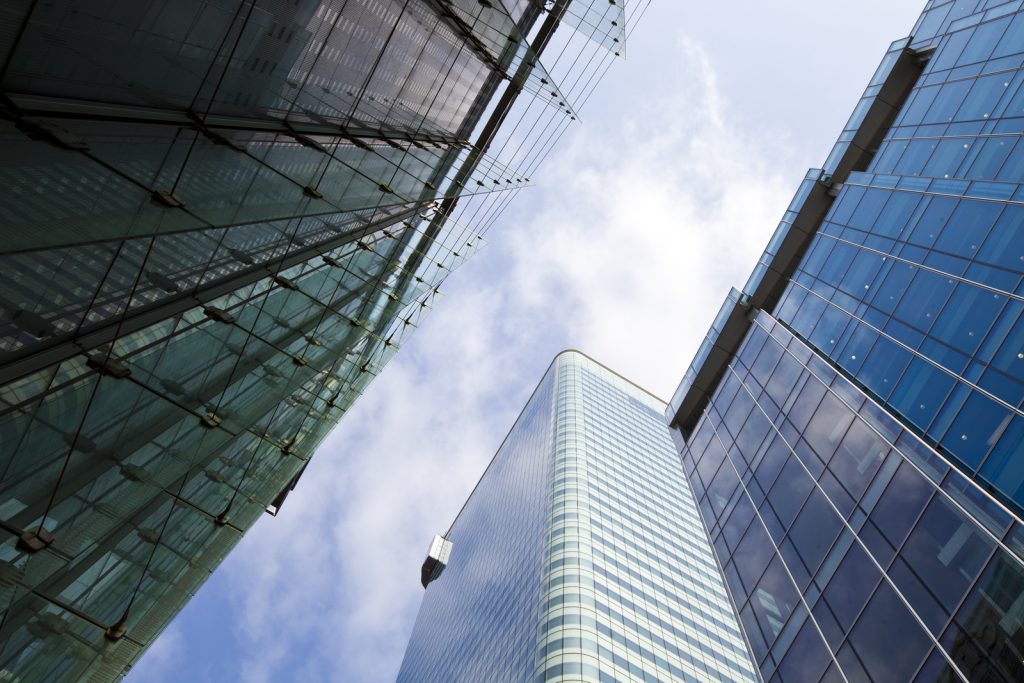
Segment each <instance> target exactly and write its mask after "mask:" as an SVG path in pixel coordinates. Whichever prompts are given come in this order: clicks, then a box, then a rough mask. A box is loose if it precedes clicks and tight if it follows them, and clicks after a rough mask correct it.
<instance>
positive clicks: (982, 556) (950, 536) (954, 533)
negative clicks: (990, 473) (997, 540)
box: [900, 496, 993, 611]
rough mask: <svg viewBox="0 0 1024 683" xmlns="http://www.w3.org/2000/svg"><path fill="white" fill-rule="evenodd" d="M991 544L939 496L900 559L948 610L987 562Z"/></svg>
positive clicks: (915, 528)
mask: <svg viewBox="0 0 1024 683" xmlns="http://www.w3.org/2000/svg"><path fill="white" fill-rule="evenodd" d="M992 545H993V544H992V541H990V540H989V539H988V538H986V537H985V536H983V535H982V534H981V533H980V532H979V531H978V529H977V527H975V526H974V524H972V523H970V522H968V521H967V520H966V519H965V518H964V517H963V515H962V514H961V513H960V512H959V511H958V510H955V509H954V508H952V507H951V506H950V504H949V503H947V502H946V501H945V499H944V498H942V497H941V496H939V497H936V498H934V499H932V502H931V504H929V506H928V509H927V510H925V513H924V515H922V516H921V519H920V520H919V521H918V523H917V525H915V527H914V530H913V531H912V532H911V534H910V536H909V537H908V538H907V542H906V545H904V547H903V549H902V551H900V556H901V557H902V558H903V559H904V560H905V561H906V562H907V564H908V565H909V566H910V568H911V569H912V570H913V571H914V572H915V573H916V574H917V575H918V576H919V577H920V579H921V583H923V584H924V585H925V586H927V587H928V589H929V590H930V591H931V592H932V593H933V594H934V595H935V597H936V599H938V601H939V602H940V603H941V604H942V606H943V607H944V608H945V609H946V610H947V611H951V610H952V609H953V608H954V607H955V606H956V605H957V603H959V602H960V599H961V598H962V597H963V595H964V593H965V592H966V591H967V588H968V587H969V586H970V585H971V583H972V582H973V581H974V578H975V577H976V576H977V575H978V573H979V572H980V571H981V568H982V567H983V566H984V564H985V562H986V560H988V557H989V554H990V553H991V551H992Z"/></svg>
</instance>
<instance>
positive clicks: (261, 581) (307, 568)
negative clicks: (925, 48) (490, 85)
mask: <svg viewBox="0 0 1024 683" xmlns="http://www.w3.org/2000/svg"><path fill="white" fill-rule="evenodd" d="M922 6H923V0H781V1H780V2H765V1H764V0H731V1H730V2H728V3H725V2H696V1H694V2H687V1H685V0H653V3H652V6H651V8H650V10H649V11H648V12H647V14H646V16H645V17H644V19H643V22H642V23H641V24H640V25H639V26H638V27H637V28H636V30H635V31H634V32H633V34H632V35H631V37H630V42H629V46H628V53H629V54H628V59H627V60H625V61H620V63H618V64H616V65H615V66H614V67H613V68H612V69H611V71H610V72H609V73H608V76H607V77H606V78H605V80H604V82H603V83H602V84H601V86H600V87H599V89H598V91H597V93H596V94H595V95H594V97H593V98H592V99H591V100H590V101H589V102H588V103H587V106H586V108H585V109H584V110H583V112H582V114H583V116H582V118H583V120H584V123H583V125H580V126H577V127H576V128H574V129H571V131H570V132H569V133H568V134H567V135H566V136H565V137H564V138H563V139H562V141H561V143H560V144H559V147H558V149H557V150H556V151H555V152H554V153H553V154H552V155H551V156H550V157H549V159H548V161H547V163H546V164H545V166H543V167H542V169H541V171H540V172H538V173H535V174H534V175H533V177H532V180H533V182H534V184H535V187H534V188H532V189H530V190H528V191H524V192H523V193H521V194H520V195H519V197H518V198H517V200H516V202H515V203H514V204H513V205H512V206H511V207H510V208H509V210H507V211H506V212H505V214H504V216H503V217H502V219H501V220H500V221H499V223H498V224H496V225H495V226H494V228H493V229H492V230H491V231H490V232H489V233H488V240H489V244H488V245H487V247H486V248H484V250H483V251H481V252H480V253H479V254H478V255H477V256H475V257H474V259H473V260H471V261H470V262H468V263H467V264H466V265H465V266H463V268H462V269H461V270H459V271H458V272H456V273H455V274H454V275H453V276H451V277H450V278H449V279H448V282H447V284H446V285H445V287H444V288H443V290H446V294H445V297H444V298H443V299H442V300H441V302H440V303H439V305H438V307H437V309H436V310H435V311H434V312H433V314H432V315H431V317H429V318H428V319H427V320H426V322H425V324H424V325H423V326H422V327H421V328H420V330H419V331H418V332H417V333H416V335H414V336H413V337H412V339H411V341H410V342H408V343H407V344H406V346H405V347H404V348H403V349H402V350H401V352H400V353H399V354H398V356H397V357H396V358H395V360H394V361H392V363H391V364H390V365H389V366H388V368H387V369H386V370H385V371H384V372H383V374H382V375H381V376H380V377H379V378H378V379H377V380H376V382H375V383H374V384H372V385H371V386H370V388H369V389H368V391H367V392H366V394H365V395H364V396H363V397H362V399H361V400H360V402H358V403H357V404H356V406H355V407H354V408H353V409H352V410H351V411H350V412H349V414H348V415H347V416H346V418H345V419H344V420H343V421H342V423H341V425H340V426H339V427H338V429H336V430H335V431H334V433H333V434H331V436H330V437H328V439H327V440H326V441H325V442H324V444H323V445H322V446H321V448H320V450H319V452H318V454H317V456H316V457H315V458H314V460H313V461H312V463H311V465H310V466H309V468H308V470H307V472H306V473H305V475H304V476H303V478H302V480H301V482H300V484H299V486H298V488H297V489H296V491H295V492H294V493H293V494H292V496H291V497H290V498H289V499H288V503H287V505H285V506H284V509H283V510H282V512H281V514H280V515H279V516H278V517H276V518H271V517H265V518H264V519H262V520H261V521H260V522H258V523H257V524H256V526H255V527H254V528H253V529H252V531H251V532H250V533H249V534H248V535H247V536H246V537H245V539H244V540H243V541H242V542H241V543H240V544H239V546H238V547H237V548H236V550H235V551H234V552H233V554H232V555H231V556H230V557H229V558H228V559H227V560H226V561H225V562H224V564H223V565H222V566H221V568H220V569H219V570H218V571H217V572H216V573H215V574H214V576H213V577H212V578H211V579H210V580H209V581H208V582H207V583H206V585H205V586H204V587H203V588H202V589H201V590H200V592H199V593H198V595H197V596H196V597H195V598H194V599H193V600H192V602H191V603H190V604H189V605H188V607H186V609H185V610H184V611H183V612H182V613H181V614H180V615H179V617H178V618H177V619H176V620H175V621H174V623H173V624H172V625H171V626H170V627H169V628H168V629H167V631H166V632H165V633H164V634H163V635H162V636H161V638H160V639H159V640H158V641H157V643H156V644H155V645H154V646H153V647H152V648H151V649H150V651H149V653H147V654H146V656H145V657H144V658H143V659H142V660H141V662H140V663H139V665H138V666H137V667H136V668H135V669H134V670H133V672H132V674H131V675H130V676H129V677H128V681H129V683H152V682H156V683H159V682H161V681H168V682H175V683H177V682H180V681H190V682H196V683H203V682H206V681H209V682H216V683H223V682H225V681H252V682H254V683H263V682H265V681H275V682H282V681H303V682H306V681H339V682H341V681H345V682H349V681H358V682H364V681H365V682H368V683H374V682H377V681H393V680H394V678H395V674H396V673H397V671H398V666H399V664H400V663H401V658H402V653H403V651H404V649H405V645H406V642H407V640H408V637H409V633H410V631H411V630H412V625H413V621H414V620H415V617H416V611H417V609H418V607H419V603H420V600H421V598H422V594H423V590H422V588H420V585H419V566H420V563H421V562H422V560H423V555H424V552H425V551H426V548H427V545H428V543H429V541H430V539H431V537H432V535H433V534H434V533H436V532H443V531H444V530H445V529H447V528H448V526H449V524H450V523H451V521H452V519H453V518H454V515H455V514H456V513H457V511H458V510H459V508H460V507H461V505H462V503H463V502H464V500H465V498H466V496H467V495H468V494H469V492H470V490H471V489H472V487H473V484H474V483H475V482H476V480H477V478H478V477H479V476H480V474H481V473H482V471H483V469H484V467H485V466H486V464H487V462H488V461H489V460H490V458H491V456H492V455H493V453H494V451H495V450H496V448H497V446H498V445H499V444H500V443H501V440H502V438H503V437H504V435H505V433H506V432H507V431H508V429H509V427H510V426H511V425H512V422H513V421H514V419H515V416H516V415H517V414H518V412H519V410H520V409H521V408H522V406H523V404H524V403H525V401H526V399H527V397H528V396H529V394H530V392H531V391H532V389H533V387H534V385H535V384H536V383H537V381H538V380H539V379H540V377H541V375H542V373H543V371H544V369H545V368H546V367H547V366H548V364H549V363H550V361H551V358H552V357H553V356H554V355H555V354H556V353H557V352H558V351H560V350H561V349H564V348H568V347H572V348H577V349H580V350H582V351H584V352H586V353H588V354H590V355H592V356H594V357H595V358H597V359H598V360H600V361H602V362H603V363H605V364H607V365H609V366H610V367H612V368H613V369H615V370H617V371H618V372H620V373H622V374H624V375H626V376H627V377H630V378H631V379H633V380H634V381H636V382H637V383H639V384H640V385H642V386H644V387H646V388H648V389H649V390H650V391H652V392H654V393H655V394H657V395H660V396H662V397H664V398H667V397H668V396H670V395H671V393H672V391H673V390H674V389H675V387H676V384H677V383H678V381H679V379H680V377H681V376H682V374H683V372H684V371H685V369H686V367H687V366H688V365H689V362H690V359H691V358H692V356H693V353H694V352H695V351H696V349H697V346H698V345H699V344H700V340H701V338H702V337H703V335H704V333H705V332H706V331H707V328H708V326H709V324H710V322H711V319H712V318H713V317H714V314H715V312H716V311H717V309H718V307H719V305H720V304H721V302H722V300H723V298H724V296H725V294H726V292H727V291H728V289H729V287H730V286H732V285H737V286H739V285H742V283H743V282H744V281H745V280H746V277H747V275H748V274H749V272H750V270H751V268H752V267H753V264H754V262H755V261H756V259H757V256H758V255H759V254H760V252H761V250H762V249H763V247H764V245H765V243H766V242H767V240H768V238H769V237H770V236H771V233H772V230H773V229H774V227H775V225H776V223H777V222H778V220H779V219H780V218H781V216H782V213H783V211H784V210H785V207H786V205H787V204H788V202H789V200H790V198H791V196H792V193H793V191H794V190H795V189H796V186H797V184H798V182H799V180H800V179H801V178H802V176H803V174H804V172H805V171H806V169H807V168H808V167H811V166H817V165H820V163H821V162H822V161H823V160H824V158H825V156H826V155H827V153H828V151H829V149H830V148H831V146H832V142H833V141H834V139H835V137H836V135H837V134H838V133H839V131H840V130H841V129H842V125H843V123H845V121H846V118H847V116H848V114H849V112H850V111H851V109H852V108H853V105H854V104H855V102H856V100H857V99H858V97H859V96H860V93H861V91H862V90H863V87H864V85H865V84H866V83H867V81H868V79H869V77H870V75H871V73H872V72H873V71H874V68H875V66H876V65H877V63H878V61H879V59H880V58H881V56H882V54H883V53H884V51H885V49H886V47H887V46H888V45H889V43H890V42H891V41H893V40H895V39H897V38H900V37H903V36H904V35H906V33H907V32H908V31H909V30H910V28H911V27H912V25H913V22H914V20H915V18H916V16H917V14H918V13H919V11H920V9H921V7H922Z"/></svg>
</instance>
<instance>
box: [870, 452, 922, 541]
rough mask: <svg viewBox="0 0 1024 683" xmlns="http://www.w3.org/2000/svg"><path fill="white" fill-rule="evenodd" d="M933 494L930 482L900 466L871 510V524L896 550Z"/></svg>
mask: <svg viewBox="0 0 1024 683" xmlns="http://www.w3.org/2000/svg"><path fill="white" fill-rule="evenodd" d="M933 491H934V489H933V488H932V485H931V484H930V482H928V481H927V480H926V479H923V478H922V477H921V475H920V474H918V472H917V471H916V470H915V469H914V468H913V467H912V466H911V465H909V464H907V463H902V464H900V467H899V469H897V470H896V473H895V474H894V475H893V478H892V481H891V482H889V486H888V487H887V488H886V489H885V492H884V493H883V494H882V496H881V497H880V498H879V499H878V502H877V503H875V506H874V509H873V510H871V521H872V522H874V523H875V526H877V527H878V529H879V530H880V531H881V532H882V534H883V535H884V536H885V537H886V538H887V539H888V540H889V542H890V543H891V544H892V545H893V546H895V547H897V548H898V547H899V546H900V544H901V543H902V542H903V538H904V537H905V536H906V535H907V532H908V531H910V527H911V525H912V524H913V523H914V521H915V520H916V519H917V517H918V515H920V514H921V511H922V510H924V507H925V504H926V503H927V502H928V500H929V499H930V498H931V495H932V492H933Z"/></svg>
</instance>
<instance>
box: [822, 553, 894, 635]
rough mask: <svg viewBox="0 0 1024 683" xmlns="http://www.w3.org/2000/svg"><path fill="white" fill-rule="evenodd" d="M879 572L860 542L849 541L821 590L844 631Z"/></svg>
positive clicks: (874, 582) (852, 619) (861, 605)
mask: <svg viewBox="0 0 1024 683" xmlns="http://www.w3.org/2000/svg"><path fill="white" fill-rule="evenodd" d="M881 576H882V575H881V574H880V573H879V571H878V568H877V567H876V566H875V565H874V563H872V562H871V560H870V558H868V555H867V553H865V552H864V550H863V549H862V548H861V547H860V545H859V544H857V543H854V544H853V545H851V546H850V549H849V550H848V551H847V552H846V557H844V558H843V561H842V562H840V563H839V568H838V569H836V573H835V574H834V575H833V576H832V579H831V580H830V581H829V582H828V585H827V586H826V587H825V591H824V596H825V602H827V603H828V606H829V608H830V609H831V610H832V614H833V615H834V616H835V618H836V621H837V622H838V623H839V626H840V627H841V628H842V629H843V631H844V632H846V631H849V630H850V626H852V625H853V621H854V619H856V618H857V615H858V614H859V613H860V610H861V608H862V607H864V604H865V602H867V598H868V596H869V595H871V592H872V591H873V590H874V589H875V586H877V585H878V580H879V579H880V578H881Z"/></svg>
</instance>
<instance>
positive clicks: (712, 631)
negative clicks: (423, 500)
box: [398, 351, 757, 683]
mask: <svg viewBox="0 0 1024 683" xmlns="http://www.w3.org/2000/svg"><path fill="white" fill-rule="evenodd" d="M664 409H665V405H664V403H662V402H661V401H660V400H658V399H656V398H654V397H652V396H650V395H649V394H647V393H646V392H644V391H643V390H641V389H639V388H638V387H636V386H635V385H633V384H631V383H630V382H628V381H626V380H624V379H623V378H621V377H619V376H618V375H616V374H614V373H613V372H611V371H610V370H608V369H607V368H605V367H604V366H602V365H600V364H599V363H597V362H595V361H593V360H591V359H590V358H588V357H586V356H584V355H583V354H580V353H578V352H574V351H566V352H564V353H562V354H560V355H559V356H557V357H556V359H555V361H554V362H553V363H552V365H551V367H550V368H549V369H548V371H547V373H546V374H545V376H544V379H543V380H542V381H541V383H540V385H539V386H538V388H537V389H536V391H535V392H534V394H533V396H532V397H531V399H530V401H529V402H528V404H527V406H526V408H525V409H524V411H523V413H522V414H521V415H520V417H519V419H518V420H517V422H516V424H515V426H513V428H512V431H511V432H510V433H509V435H508V437H507V438H506V440H505V443H504V444H502V446H501V448H500V449H499V450H498V453H497V454H496V455H495V457H494V460H493V461H492V462H491V464H490V466H489V467H488V469H487V471H486V472H485V473H484V476H483V477H482V478H481V480H480V482H479V484H478V485H477V487H476V489H475V490H474V491H473V493H472V495H471V496H470V498H469V500H468V501H467V502H466V504H465V506H464V507H463V509H462V511H461V512H460V514H459V516H458V518H457V519H456V520H455V523H454V524H453V525H452V527H451V529H450V530H449V531H448V533H447V534H446V538H447V539H448V540H449V541H450V542H451V550H450V553H449V555H448V558H447V560H448V564H447V566H446V568H445V569H444V574H443V575H441V576H440V577H439V578H437V579H435V580H434V581H433V582H432V583H430V584H429V586H428V587H427V591H426V595H425V597H424V600H423V605H422V607H421V608H420V612H419V615H418V617H417V619H416V624H415V626H414V629H413V633H412V637H411V639H410V642H409V647H408V649H407V651H406V654H405V659H404V660H403V662H402V668H401V671H400V672H399V676H398V680H399V681H410V682H411V681H417V682H418V681H456V680H458V681H595V682H601V683H605V682H609V681H634V680H643V681H666V682H667V681H756V680H757V675H756V673H755V670H754V668H753V666H752V664H751V662H750V657H749V654H748V650H747V646H746V644H745V642H744V640H743V637H742V635H741V631H740V628H739V625H738V624H737V621H736V618H735V616H734V612H733V607H732V605H731V603H730V602H729V597H728V595H727V593H726V590H725V586H724V585H723V581H722V578H721V576H722V575H721V572H720V570H719V568H718V566H717V565H716V563H715V559H714V556H713V553H712V550H711V547H710V544H709V542H708V538H707V535H706V533H705V531H704V528H703V527H702V525H701V521H700V517H699V515H698V512H697V508H696V503H695V501H694V498H693V496H692V494H691V492H690V489H689V487H688V486H687V484H686V481H685V480H684V479H683V477H682V473H681V472H680V470H679V467H678V462H677V459H676V452H675V449H674V448H673V445H672V442H671V439H670V438H669V434H668V432H667V431H666V430H665V427H664V422H663V419H662V413H663V411H664Z"/></svg>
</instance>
